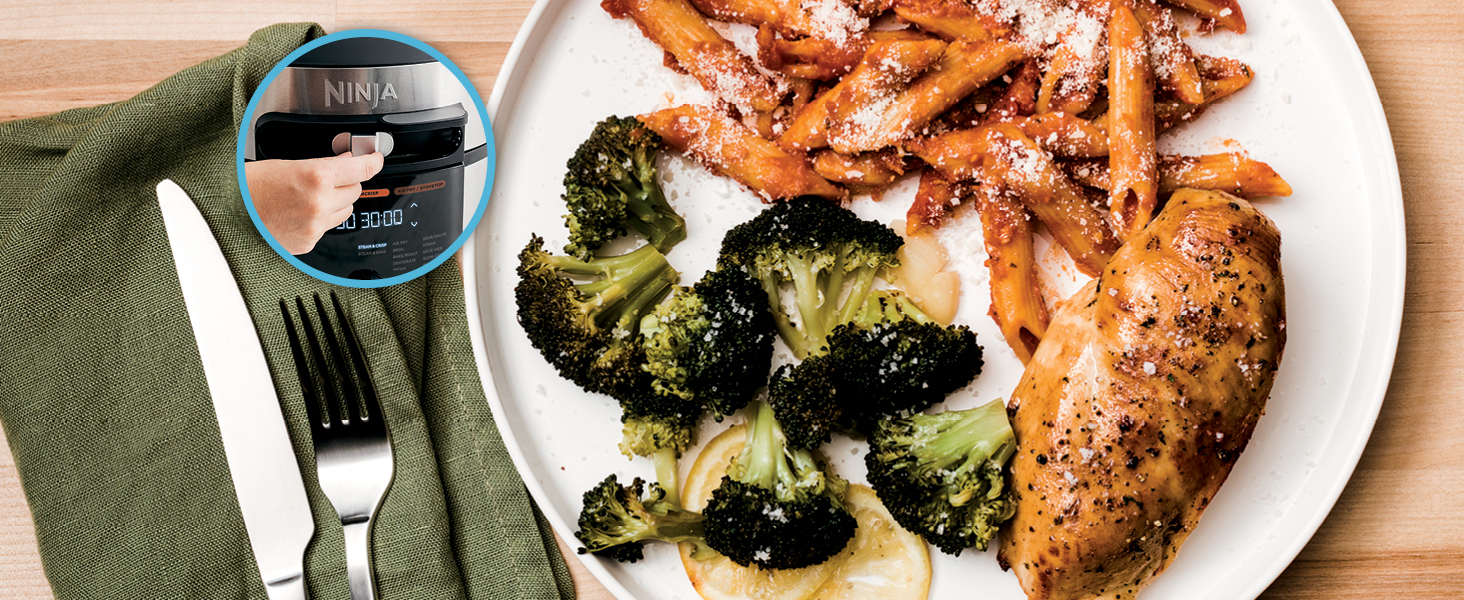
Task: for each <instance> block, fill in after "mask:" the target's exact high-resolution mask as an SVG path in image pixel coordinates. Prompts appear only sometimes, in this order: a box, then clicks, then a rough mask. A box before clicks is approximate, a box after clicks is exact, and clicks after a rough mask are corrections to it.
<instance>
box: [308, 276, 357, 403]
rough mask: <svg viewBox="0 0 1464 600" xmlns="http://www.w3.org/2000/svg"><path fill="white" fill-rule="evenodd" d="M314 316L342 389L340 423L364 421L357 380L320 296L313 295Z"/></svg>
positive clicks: (332, 368) (334, 373)
mask: <svg viewBox="0 0 1464 600" xmlns="http://www.w3.org/2000/svg"><path fill="white" fill-rule="evenodd" d="M315 314H316V315H317V316H319V317H320V330H321V332H322V333H324V337H325V345H326V347H328V348H329V349H330V358H331V361H330V366H331V370H332V371H333V373H332V374H333V375H334V376H335V379H336V380H337V381H338V382H339V383H340V384H341V387H342V388H343V389H342V390H341V391H342V392H343V394H342V398H341V399H342V400H343V401H344V403H345V407H344V412H342V413H341V421H342V422H343V423H352V422H355V421H357V420H361V421H364V420H366V419H365V417H364V416H363V415H362V411H363V410H364V409H363V408H362V407H361V401H362V399H361V390H360V388H359V386H358V385H357V378H356V377H355V376H353V373H352V372H351V371H352V369H351V367H350V366H349V365H347V364H346V357H345V353H344V352H342V351H341V344H340V341H339V340H338V339H337V338H336V334H335V325H333V324H332V323H331V321H330V313H328V312H326V310H325V304H324V303H322V302H321V300H320V294H315Z"/></svg>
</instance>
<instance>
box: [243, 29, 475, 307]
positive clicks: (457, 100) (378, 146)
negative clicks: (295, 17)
mask: <svg viewBox="0 0 1464 600" xmlns="http://www.w3.org/2000/svg"><path fill="white" fill-rule="evenodd" d="M485 131H486V130H485V128H484V120H483V119H482V117H481V115H479V114H478V111H477V109H476V107H475V105H474V103H473V101H472V96H471V95H469V93H468V91H467V90H466V89H465V88H464V87H463V84H462V83H461V82H460V81H459V80H458V79H457V77H455V76H454V75H453V74H452V72H451V71H450V70H448V68H447V67H446V66H444V65H443V64H442V63H440V62H438V61H437V60H436V59H434V58H432V56H431V55H429V54H427V53H425V52H422V51H420V50H418V49H416V48H414V47H412V46H410V45H407V44H403V43H401V42H397V41H394V40H388V39H382V38H369V37H359V38H346V39H342V40H337V41H334V42H331V43H329V44H325V45H323V46H320V47H319V48H316V49H314V50H311V51H310V52H307V53H305V54H304V55H302V56H301V57H300V58H299V59H297V60H296V61H295V62H293V63H291V64H290V66H289V67H287V68H285V69H284V70H283V71H282V72H281V73H280V75H279V76H278V77H276V78H275V80H274V81H273V82H271V84H270V86H269V88H268V89H266V90H265V92H264V93H263V94H262V95H261V96H260V99H259V102H258V103H257V104H256V108H255V111H254V119H253V122H251V123H250V124H249V127H248V128H247V132H248V136H249V139H247V140H246V152H245V160H266V159H286V160H301V159H309V158H322V157H327V156H335V155H337V154H341V153H342V152H352V153H353V154H366V153H369V152H371V151H381V152H382V154H384V155H385V166H384V167H383V168H382V170H381V172H380V173H378V174H377V175H376V176H375V177H373V178H372V179H371V180H369V181H366V182H364V183H362V184H361V196H360V198H358V199H357V200H356V204H355V208H354V210H353V212H352V214H351V216H350V217H348V218H347V219H346V220H345V221H344V222H342V223H341V224H340V225H339V226H337V227H335V228H334V229H331V230H330V231H327V232H326V233H325V235H324V236H323V237H322V238H321V239H320V241H319V242H317V243H316V245H315V248H314V249H313V250H311V251H310V252H308V253H306V254H301V255H297V257H296V258H298V259H300V260H301V261H302V262H304V263H305V264H307V265H309V266H311V267H313V268H315V269H317V270H319V271H321V272H323V273H326V274H329V275H334V276H337V277H343V278H348V279H386V278H390V277H395V276H398V275H402V274H405V273H408V272H411V271H412V270H414V269H416V268H417V267H420V266H422V265H424V264H426V263H427V262H429V261H431V260H432V259H434V258H437V257H438V256H439V255H441V254H442V253H443V252H444V251H446V250H447V248H448V247H449V246H451V245H452V244H453V242H455V241H456V240H457V238H458V237H459V236H460V235H461V234H462V232H463V226H464V225H463V224H464V223H465V222H466V221H467V220H468V219H470V217H471V215H472V214H473V212H474V211H476V209H477V204H478V202H481V199H482V196H483V191H484V187H485V186H486V181H487V171H488V162H487V159H488V156H487V138H486V133H485Z"/></svg>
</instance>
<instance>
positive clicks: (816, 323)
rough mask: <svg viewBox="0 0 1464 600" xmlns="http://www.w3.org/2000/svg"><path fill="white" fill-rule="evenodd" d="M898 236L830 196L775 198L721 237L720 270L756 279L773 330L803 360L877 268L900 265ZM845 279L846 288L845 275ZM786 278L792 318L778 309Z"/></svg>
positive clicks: (843, 317) (857, 306)
mask: <svg viewBox="0 0 1464 600" xmlns="http://www.w3.org/2000/svg"><path fill="white" fill-rule="evenodd" d="M904 243H905V242H904V240H903V239H901V238H900V235H899V234H898V233H895V232H894V231H893V230H891V229H890V228H889V227H886V226H884V225H882V224H880V223H877V222H874V221H864V220H861V219H859V218H858V217H856V216H854V213H852V212H850V211H848V210H845V209H843V208H841V207H840V206H838V205H837V204H835V203H832V202H829V201H828V200H825V199H822V198H813V197H803V198H796V199H793V200H789V201H787V202H783V203H778V204H774V205H773V206H772V207H770V208H768V209H767V210H764V211H763V212H762V213H761V214H759V215H758V216H757V217H755V218H753V219H752V220H751V221H748V222H746V223H743V224H741V225H738V226H736V227H733V228H732V230H730V231H728V232H727V236H726V237H724V238H723V239H722V250H721V254H720V255H719V256H718V259H717V265H718V268H719V269H723V270H732V269H738V270H742V271H744V272H746V273H748V274H750V275H752V276H753V277H755V278H757V279H758V281H759V282H760V283H761V284H762V287H763V291H764V293H765V294H766V295H767V298H768V306H769V307H770V308H771V309H772V312H773V317H774V320H775V322H776V323H777V326H778V334H779V335H780V336H782V337H783V341H784V342H787V344H788V347H789V348H790V349H792V350H793V354H794V356H796V357H798V358H800V359H802V358H804V357H806V356H808V355H810V354H813V353H815V352H817V351H818V349H819V348H821V347H822V346H823V343H824V338H825V337H826V336H827V335H828V333H829V332H830V331H832V330H833V328H834V326H835V325H838V324H839V323H843V322H845V321H848V320H850V319H851V318H853V317H854V315H855V314H856V313H857V312H858V311H859V310H862V308H863V307H864V303H865V300H866V298H867V297H868V296H869V291H870V289H871V286H872V285H873V284H874V278H875V275H876V274H878V273H879V271H880V270H881V269H884V268H885V267H892V266H896V265H898V263H899V261H898V259H897V258H895V251H897V250H898V249H899V248H900V246H901V245H902V244H904ZM846 281H847V282H851V285H850V286H849V291H848V292H847V293H845V292H844V291H843V290H844V284H845V282H846ZM785 282H791V284H792V286H793V291H794V297H795V304H796V305H797V310H798V319H797V323H796V324H795V323H794V320H793V319H792V318H791V317H790V316H789V314H788V312H787V311H784V310H783V306H782V302H781V301H780V299H779V296H780V291H779V290H780V288H781V287H782V284H783V283H785Z"/></svg>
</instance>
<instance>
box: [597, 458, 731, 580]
mask: <svg viewBox="0 0 1464 600" xmlns="http://www.w3.org/2000/svg"><path fill="white" fill-rule="evenodd" d="M644 485H645V482H643V481H641V479H640V478H639V477H637V478H635V481H634V482H632V483H631V484H630V485H628V486H622V485H620V482H619V481H618V480H617V479H616V477H615V475H614V474H611V475H610V476H609V477H606V478H605V480H604V481H602V482H600V484H599V485H596V486H595V487H593V488H590V490H589V491H586V492H585V498H584V507H583V508H581V509H580V516H579V531H576V532H574V537H576V538H579V541H580V542H581V543H583V544H584V547H583V548H580V549H579V553H580V554H585V553H593V554H596V555H599V556H604V557H607V558H613V559H615V560H618V561H620V562H635V561H638V560H640V559H641V558H642V556H643V555H642V551H641V550H642V546H643V545H644V543H645V542H647V541H652V540H661V541H665V542H672V543H676V542H691V543H694V544H696V545H697V546H698V547H699V549H700V548H703V547H704V542H703V541H702V540H703V537H704V536H705V533H704V531H705V529H704V527H703V520H702V516H701V515H699V514H696V513H694V512H691V511H688V510H682V509H681V508H679V507H677V506H676V505H675V503H671V502H667V501H666V500H665V498H664V496H663V494H662V491H661V489H660V487H659V486H657V485H656V484H654V483H653V484H651V493H650V496H648V497H646V498H645V499H644V500H642V499H641V492H642V490H643V489H644ZM705 553H706V552H705V551H700V550H699V552H698V554H705Z"/></svg>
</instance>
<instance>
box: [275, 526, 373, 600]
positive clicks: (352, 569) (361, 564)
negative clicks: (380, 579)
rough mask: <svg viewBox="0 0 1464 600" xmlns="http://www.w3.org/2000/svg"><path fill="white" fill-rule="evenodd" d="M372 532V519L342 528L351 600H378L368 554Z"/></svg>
mask: <svg viewBox="0 0 1464 600" xmlns="http://www.w3.org/2000/svg"><path fill="white" fill-rule="evenodd" d="M370 532H371V520H370V519H366V520H363V521H357V522H355V523H349V524H346V525H344V526H343V527H342V533H344V534H345V537H346V575H347V576H348V577H349V578H350V581H351V600H376V589H375V586H373V585H372V582H371V557H370V556H368V554H367V553H368V552H369V550H370V543H369V542H370ZM271 600H273V599H271Z"/></svg>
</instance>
